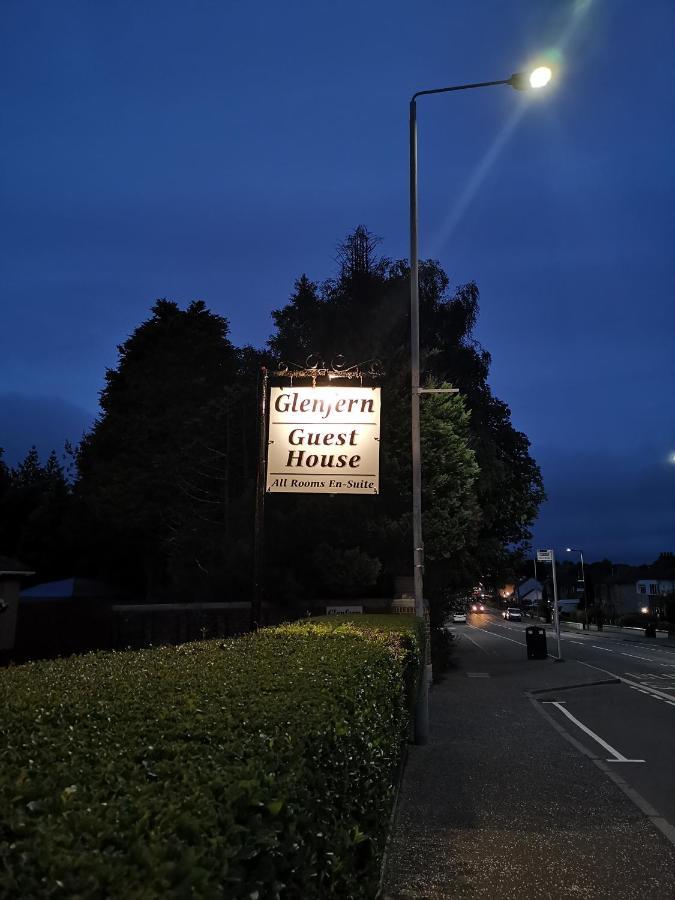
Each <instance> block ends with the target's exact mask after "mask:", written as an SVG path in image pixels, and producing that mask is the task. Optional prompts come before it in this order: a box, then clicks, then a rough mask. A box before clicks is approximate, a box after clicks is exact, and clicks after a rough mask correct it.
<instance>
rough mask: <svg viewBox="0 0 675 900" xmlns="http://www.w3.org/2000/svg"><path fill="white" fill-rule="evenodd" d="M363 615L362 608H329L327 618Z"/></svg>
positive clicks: (327, 608)
mask: <svg viewBox="0 0 675 900" xmlns="http://www.w3.org/2000/svg"><path fill="white" fill-rule="evenodd" d="M362 613H363V607H362V606H327V607H326V615H327V616H350V615H358V614H362Z"/></svg>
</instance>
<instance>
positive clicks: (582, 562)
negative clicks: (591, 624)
mask: <svg viewBox="0 0 675 900" xmlns="http://www.w3.org/2000/svg"><path fill="white" fill-rule="evenodd" d="M565 550H567V552H568V553H578V554H579V556H580V558H581V581H582V582H583V585H584V622H585V624H584V628H585V629H586V631H588V594H587V593H586V575H585V574H584V554H583V553H582V552H581V550H579V549H577V547H565Z"/></svg>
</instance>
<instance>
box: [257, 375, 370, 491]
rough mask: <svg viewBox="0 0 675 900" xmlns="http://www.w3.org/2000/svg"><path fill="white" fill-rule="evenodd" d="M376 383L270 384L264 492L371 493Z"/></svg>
mask: <svg viewBox="0 0 675 900" xmlns="http://www.w3.org/2000/svg"><path fill="white" fill-rule="evenodd" d="M379 489H380V388H363V387H358V388H353V387H344V388H335V387H290V388H281V387H273V388H271V390H270V419H269V431H268V442H267V484H266V490H267V491H268V492H269V493H301V494H377V493H379Z"/></svg>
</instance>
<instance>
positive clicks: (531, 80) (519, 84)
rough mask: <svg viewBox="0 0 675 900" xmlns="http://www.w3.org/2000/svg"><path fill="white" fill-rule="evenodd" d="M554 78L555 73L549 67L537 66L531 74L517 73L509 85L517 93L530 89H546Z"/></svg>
mask: <svg viewBox="0 0 675 900" xmlns="http://www.w3.org/2000/svg"><path fill="white" fill-rule="evenodd" d="M552 77H553V72H552V71H551V69H549V67H548V66H537V68H536V69H533V70H532V71H531V72H530V73H529V74H528V73H526V72H516V73H515V74H514V75H512V76H511V78H510V79H509V84H510V85H511V87H514V88H515V89H516V90H517V91H527V90H530V89H534V90H537V89H539V88H543V87H546V85H547V84H548V83H549V81H550V80H551V78H552Z"/></svg>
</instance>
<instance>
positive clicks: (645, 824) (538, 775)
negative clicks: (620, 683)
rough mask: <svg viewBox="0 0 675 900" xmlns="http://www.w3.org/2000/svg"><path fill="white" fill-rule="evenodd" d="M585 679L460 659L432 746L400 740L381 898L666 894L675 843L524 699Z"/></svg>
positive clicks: (442, 689) (665, 899)
mask: <svg viewBox="0 0 675 900" xmlns="http://www.w3.org/2000/svg"><path fill="white" fill-rule="evenodd" d="M477 663H480V664H481V668H482V669H483V672H482V673H479V672H471V671H467V669H469V670H470V669H475V668H477ZM486 674H488V675H489V677H485V676H486ZM593 680H594V679H593V676H592V675H589V670H588V669H587V668H584V667H583V666H581V665H579V664H578V663H575V662H571V661H568V662H566V663H565V664H564V665H556V664H555V663H554V662H553V661H552V660H551V659H548V660H541V661H539V660H532V661H529V662H528V661H525V662H522V661H515V660H506V659H501V658H497V657H494V656H487V655H485V656H482V657H478V658H477V656H476V655H475V654H474V655H473V656H468V655H464V656H463V654H462V653H458V659H457V668H456V669H455V670H454V671H452V672H450V673H449V674H448V676H446V678H445V680H444V682H442V683H441V684H439V685H436V686H434V688H433V690H432V692H431V703H430V718H431V738H430V741H429V743H428V744H427V745H426V746H423V747H417V746H411V747H410V748H409V755H408V762H407V766H406V770H405V774H404V778H403V782H402V787H401V792H400V796H399V801H398V806H397V812H396V817H395V824H394V829H393V833H392V835H391V838H390V843H389V847H388V850H387V855H386V859H385V866H384V879H383V889H382V893H381V898H382V900H404V898H405V900H407V898H415V900H422V898H426V900H444V898H464V897H471V898H473V897H482V898H489V900H510V898H514V900H515V898H517V900H530V898H537V900H538V898H550V900H557V898H568V897H569V898H577V900H604V898H608V900H609V898H612V900H635V898H640V900H672V898H673V897H674V896H675V847H674V846H673V845H672V844H671V843H670V842H669V841H668V840H667V839H666V838H665V837H664V836H663V835H662V834H660V833H659V832H658V831H657V830H656V828H654V827H653V825H652V824H651V823H650V821H649V819H648V818H647V817H646V816H645V815H644V813H642V812H640V810H639V809H638V808H637V807H636V806H635V805H634V804H633V803H632V802H631V800H629V799H628V797H627V796H626V795H625V794H624V793H623V792H622V791H621V790H620V789H619V788H618V787H617V785H616V784H614V783H613V782H612V781H610V780H609V779H608V778H607V777H606V776H605V775H604V774H603V773H602V772H601V771H600V769H599V768H598V767H597V766H596V765H595V764H594V763H593V761H592V760H591V759H589V758H588V757H587V756H584V755H583V754H582V753H580V752H579V751H578V750H577V749H576V748H575V747H573V746H572V745H571V744H570V743H568V742H567V741H566V740H565V739H564V738H563V737H561V735H560V734H558V733H557V732H556V730H555V729H554V728H553V727H551V724H550V723H549V722H548V721H547V720H546V719H545V718H544V716H543V715H542V714H541V713H540V712H539V710H538V709H537V706H536V703H535V702H532V700H531V699H530V698H529V696H528V693H527V692H528V691H529V690H531V689H533V688H536V689H541V688H546V687H564V686H566V685H570V684H583V683H589V682H592V681H593Z"/></svg>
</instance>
